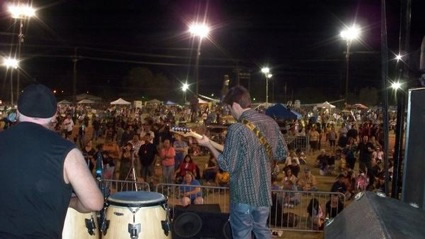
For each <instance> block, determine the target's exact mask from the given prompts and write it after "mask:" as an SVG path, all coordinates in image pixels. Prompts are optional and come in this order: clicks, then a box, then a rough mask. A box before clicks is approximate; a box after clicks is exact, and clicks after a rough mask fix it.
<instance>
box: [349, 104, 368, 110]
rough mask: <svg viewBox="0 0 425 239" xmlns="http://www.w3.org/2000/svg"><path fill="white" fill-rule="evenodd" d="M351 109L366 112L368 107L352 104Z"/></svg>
mask: <svg viewBox="0 0 425 239" xmlns="http://www.w3.org/2000/svg"><path fill="white" fill-rule="evenodd" d="M352 107H353V108H356V109H361V110H367V109H368V107H367V106H366V105H363V104H354V105H353V106H352Z"/></svg>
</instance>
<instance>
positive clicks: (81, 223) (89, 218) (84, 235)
mask: <svg viewBox="0 0 425 239" xmlns="http://www.w3.org/2000/svg"><path fill="white" fill-rule="evenodd" d="M62 239H100V233H99V227H98V224H97V218H96V213H94V212H93V213H80V212H78V211H76V210H75V209H73V208H70V207H69V208H68V212H67V213H66V217H65V223H64V226H63V230H62Z"/></svg>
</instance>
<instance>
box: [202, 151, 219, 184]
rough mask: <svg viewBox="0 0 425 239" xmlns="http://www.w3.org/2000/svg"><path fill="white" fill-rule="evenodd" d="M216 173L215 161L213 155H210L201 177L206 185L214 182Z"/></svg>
mask: <svg viewBox="0 0 425 239" xmlns="http://www.w3.org/2000/svg"><path fill="white" fill-rule="evenodd" d="M217 172H218V165H217V160H216V159H215V158H214V155H213V154H210V157H209V159H208V162H207V164H206V165H205V168H204V171H203V173H202V176H203V178H204V180H205V182H206V184H210V183H211V182H215V177H216V175H217Z"/></svg>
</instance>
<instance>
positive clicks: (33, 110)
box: [18, 84, 57, 118]
mask: <svg viewBox="0 0 425 239" xmlns="http://www.w3.org/2000/svg"><path fill="white" fill-rule="evenodd" d="M18 110H19V112H20V113H21V114H23V115H25V116H28V117H34V118H50V117H52V116H54V115H55V114H56V111H57V103H56V97H55V96H54V95H53V93H52V91H51V90H50V89H49V88H47V87H46V86H44V85H42V84H31V85H29V86H27V87H26V88H25V89H24V92H23V93H22V94H21V95H20V96H19V99H18Z"/></svg>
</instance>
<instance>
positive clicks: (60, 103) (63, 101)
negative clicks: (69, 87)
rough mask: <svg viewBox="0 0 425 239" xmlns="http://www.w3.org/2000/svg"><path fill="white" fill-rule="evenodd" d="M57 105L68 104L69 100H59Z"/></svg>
mask: <svg viewBox="0 0 425 239" xmlns="http://www.w3.org/2000/svg"><path fill="white" fill-rule="evenodd" d="M58 104H59V105H70V104H71V102H69V101H67V100H61V101H59V102H58Z"/></svg>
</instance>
